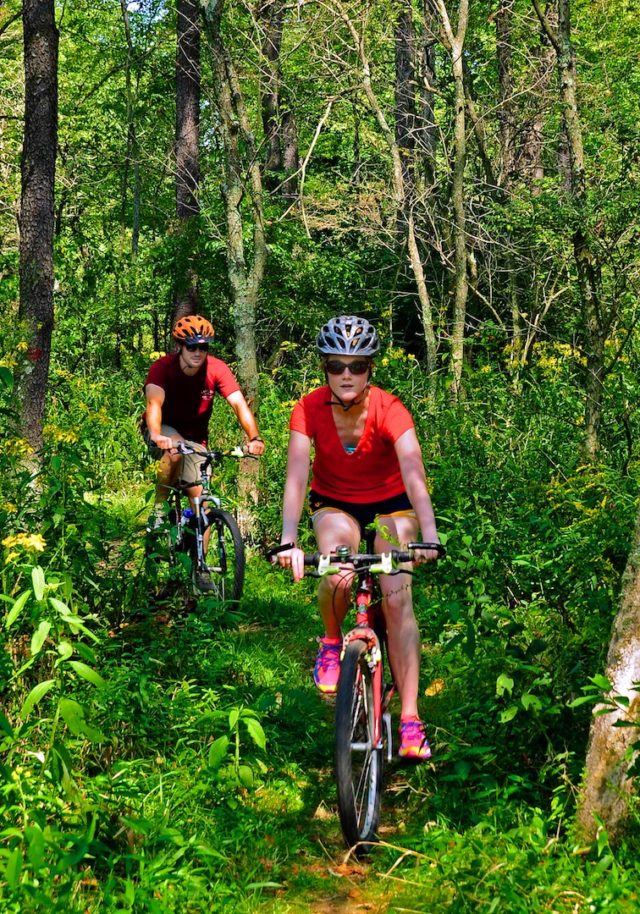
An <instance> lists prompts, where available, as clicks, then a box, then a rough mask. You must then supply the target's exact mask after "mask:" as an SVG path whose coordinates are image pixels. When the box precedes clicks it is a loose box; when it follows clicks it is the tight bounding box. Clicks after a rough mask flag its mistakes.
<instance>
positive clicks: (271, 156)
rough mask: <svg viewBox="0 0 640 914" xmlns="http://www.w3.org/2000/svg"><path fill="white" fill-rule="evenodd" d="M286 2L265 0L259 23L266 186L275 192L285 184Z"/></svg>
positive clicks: (259, 13) (262, 3) (259, 12)
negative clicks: (283, 56) (282, 68)
mask: <svg viewBox="0 0 640 914" xmlns="http://www.w3.org/2000/svg"><path fill="white" fill-rule="evenodd" d="M283 19H284V8H283V4H282V0H262V2H261V3H260V5H259V7H258V21H259V22H260V25H261V26H262V56H263V58H264V61H265V83H264V88H263V90H262V92H261V97H260V103H261V108H262V129H263V131H264V141H265V146H266V149H267V155H266V162H265V166H264V170H265V185H266V186H267V187H268V189H269V190H275V189H276V187H278V185H279V184H280V181H281V180H282V171H283V155H282V152H283V150H282V145H283V144H282V130H281V124H280V112H279V105H280V48H281V46H282V22H283Z"/></svg>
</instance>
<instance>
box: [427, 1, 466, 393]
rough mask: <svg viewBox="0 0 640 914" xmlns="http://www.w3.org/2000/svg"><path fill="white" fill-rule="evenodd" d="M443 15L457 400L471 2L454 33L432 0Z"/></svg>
mask: <svg viewBox="0 0 640 914" xmlns="http://www.w3.org/2000/svg"><path fill="white" fill-rule="evenodd" d="M433 5H434V7H435V10H436V11H437V13H438V15H439V17H440V26H441V34H442V40H443V44H444V45H445V47H446V49H447V51H448V52H449V56H450V57H451V68H452V72H453V83H454V105H455V115H454V128H453V147H454V155H453V174H452V179H451V202H452V207H453V230H454V250H455V272H454V300H453V315H452V322H451V350H450V351H451V376H452V384H451V396H452V398H453V400H454V401H457V400H458V399H459V397H460V393H461V387H462V368H463V360H464V328H465V322H466V316H467V297H468V294H469V280H468V275H467V261H468V254H467V230H466V216H465V200H464V171H465V166H466V161H467V140H466V117H465V112H466V97H465V86H464V58H463V52H464V40H465V35H466V31H467V24H468V21H469V2H468V0H459V5H458V22H457V27H456V31H455V32H454V30H453V26H452V24H451V20H450V18H449V14H448V12H447V8H446V6H445V3H444V0H433Z"/></svg>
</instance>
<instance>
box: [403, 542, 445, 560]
mask: <svg viewBox="0 0 640 914" xmlns="http://www.w3.org/2000/svg"><path fill="white" fill-rule="evenodd" d="M409 549H429V550H433V551H435V552H437V553H438V558H441V559H443V558H444V557H445V555H446V554H447V550H446V549H445V548H444V546H443V545H442V543H409Z"/></svg>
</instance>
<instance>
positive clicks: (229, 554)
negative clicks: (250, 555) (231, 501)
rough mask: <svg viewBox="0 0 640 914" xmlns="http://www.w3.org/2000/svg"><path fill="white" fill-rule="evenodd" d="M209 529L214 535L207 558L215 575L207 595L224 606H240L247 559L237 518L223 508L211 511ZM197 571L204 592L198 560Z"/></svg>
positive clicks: (197, 588) (195, 578) (196, 578)
mask: <svg viewBox="0 0 640 914" xmlns="http://www.w3.org/2000/svg"><path fill="white" fill-rule="evenodd" d="M207 526H208V527H209V528H210V530H211V533H210V535H209V544H208V547H207V554H206V556H205V557H204V558H205V563H206V565H207V566H208V567H209V568H210V569H211V574H210V576H209V577H210V585H209V586H208V587H207V589H206V594H207V596H211V597H213V598H214V599H216V600H218V601H219V602H221V603H238V602H239V601H240V599H241V598H242V591H243V589H244V572H245V564H246V557H245V552H244V541H243V539H242V534H241V533H240V530H239V528H238V524H237V522H236V519H235V517H234V516H233V515H232V514H229V512H228V511H224V510H223V509H222V508H210V509H209V510H208V511H207ZM194 559H195V556H194ZM194 572H195V574H194V584H195V587H196V590H200V591H201V592H204V591H202V589H201V588H200V587H199V586H198V575H197V560H194Z"/></svg>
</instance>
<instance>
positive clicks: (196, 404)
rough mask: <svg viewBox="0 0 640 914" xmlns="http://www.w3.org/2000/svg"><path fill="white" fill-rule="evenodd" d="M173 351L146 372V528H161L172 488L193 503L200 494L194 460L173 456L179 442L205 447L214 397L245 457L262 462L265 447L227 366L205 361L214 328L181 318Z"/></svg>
mask: <svg viewBox="0 0 640 914" xmlns="http://www.w3.org/2000/svg"><path fill="white" fill-rule="evenodd" d="M173 337H174V339H175V340H176V342H177V346H178V348H177V351H176V352H173V353H171V354H169V355H165V356H162V358H160V359H157V361H155V362H153V363H152V365H151V366H150V368H149V372H148V374H147V377H146V380H145V384H144V392H145V397H146V401H147V406H146V410H145V412H144V415H143V417H142V434H143V436H144V439H145V441H146V443H147V445H148V447H149V450H150V452H151V455H152V456H153V457H154V459H156V460H159V464H158V475H157V479H156V498H155V507H154V511H153V513H152V516H151V519H150V527H151V528H153V527H157V526H159V525H160V524H161V523H162V510H161V506H162V504H163V502H164V501H165V500H166V499H167V498H168V497H169V493H170V491H171V489H172V487H175V486H176V485H181V486H183V487H184V488H185V490H186V493H187V495H188V496H189V497H190V498H194V497H195V496H196V495H199V494H200V492H201V486H200V485H199V480H200V476H201V474H200V466H201V463H202V458H201V457H200V456H199V455H198V454H189V455H186V456H181V455H180V454H176V453H172V452H171V451H172V449H173V448H175V446H176V444H177V443H178V442H179V441H184V440H188V441H195V442H197V443H198V444H201V445H203V446H206V444H207V438H208V428H209V419H210V418H211V412H212V410H213V398H214V397H215V395H216V393H218V394H220V395H221V396H223V397H224V398H225V400H226V401H227V403H228V404H229V405H230V406H231V408H232V409H233V411H234V412H235V414H236V416H237V418H238V422H239V423H240V425H241V427H242V429H243V431H244V433H245V434H246V436H247V439H248V444H247V452H248V453H249V454H254V455H255V456H260V454H262V453H263V451H264V443H263V441H262V438H261V437H260V433H259V431H258V425H257V423H256V419H255V417H254V415H253V413H252V412H251V409H250V408H249V405H248V404H247V401H246V400H245V398H244V396H243V394H242V392H241V390H240V387H239V385H238V382H237V381H236V379H235V377H234V376H233V373H232V371H231V369H230V368H229V366H228V365H227V364H226V363H225V362H223V361H222V360H221V359H217V358H215V357H214V356H212V355H209V344H210V343H211V342H213V337H214V329H213V326H212V325H211V324H210V323H209V321H208V320H206V319H205V318H204V317H200V316H199V315H190V316H188V317H183V318H181V319H180V320H179V321H178V322H177V323H176V325H175V326H174V328H173Z"/></svg>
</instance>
